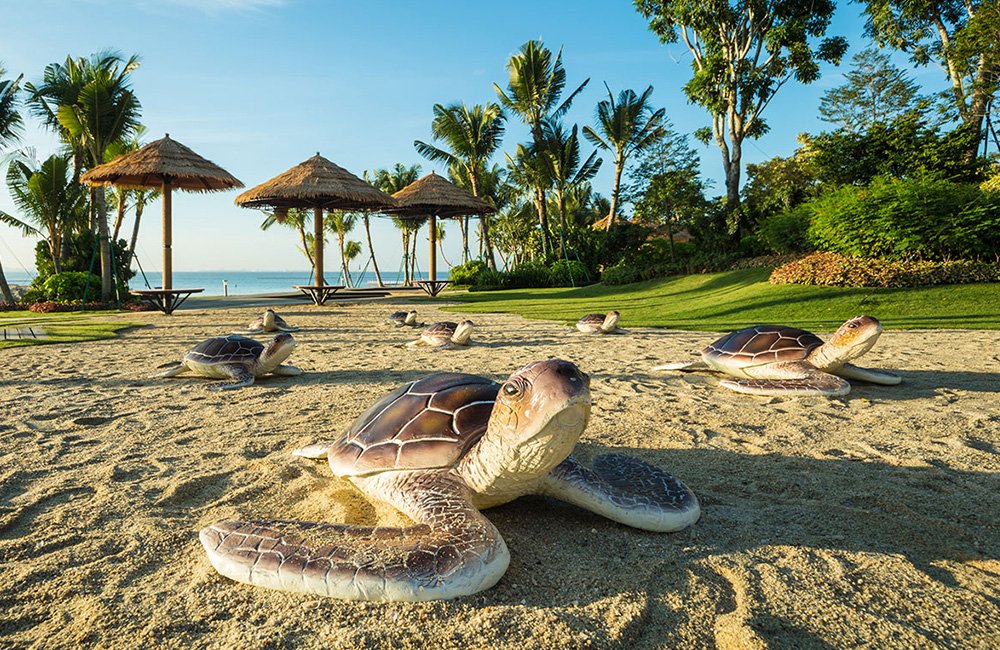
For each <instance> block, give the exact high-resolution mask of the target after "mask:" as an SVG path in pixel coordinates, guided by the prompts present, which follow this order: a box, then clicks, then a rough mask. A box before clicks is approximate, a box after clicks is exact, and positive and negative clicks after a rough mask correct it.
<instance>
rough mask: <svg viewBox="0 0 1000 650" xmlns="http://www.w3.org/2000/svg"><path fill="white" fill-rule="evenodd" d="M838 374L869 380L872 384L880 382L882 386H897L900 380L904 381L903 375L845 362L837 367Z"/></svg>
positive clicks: (848, 377) (859, 379) (849, 377)
mask: <svg viewBox="0 0 1000 650" xmlns="http://www.w3.org/2000/svg"><path fill="white" fill-rule="evenodd" d="M837 375H838V376H840V377H845V378H847V379H856V380H857V381H867V382H868V383H870V384H880V385H882V386H895V385H896V384H898V383H899V382H901V381H903V378H902V377H900V376H899V375H896V374H893V373H891V372H885V371H884V370H874V369H872V368H862V367H860V366H855V365H854V364H852V363H845V364H844V365H843V366H841V367H840V368H839V369H837Z"/></svg>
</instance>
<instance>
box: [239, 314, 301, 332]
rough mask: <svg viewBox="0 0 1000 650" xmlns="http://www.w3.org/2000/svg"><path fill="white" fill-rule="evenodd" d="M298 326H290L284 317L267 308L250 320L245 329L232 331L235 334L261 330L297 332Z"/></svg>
mask: <svg viewBox="0 0 1000 650" xmlns="http://www.w3.org/2000/svg"><path fill="white" fill-rule="evenodd" d="M298 331H299V328H297V327H292V326H291V325H289V324H288V323H286V322H285V319H284V318H282V317H281V316H279V315H278V314H276V313H274V310H273V309H271V308H267V309H265V310H264V313H263V314H261V315H260V316H258V317H257V318H255V319H253V320H252V321H250V324H249V325H247V328H246V329H245V330H242V331H239V332H234V333H235V334H261V333H263V332H298Z"/></svg>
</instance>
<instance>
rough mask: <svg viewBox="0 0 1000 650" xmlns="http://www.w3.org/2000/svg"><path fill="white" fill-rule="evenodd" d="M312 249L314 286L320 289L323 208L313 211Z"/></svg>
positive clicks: (321, 280) (322, 283) (321, 282)
mask: <svg viewBox="0 0 1000 650" xmlns="http://www.w3.org/2000/svg"><path fill="white" fill-rule="evenodd" d="M313 249H314V251H315V253H314V260H315V264H316V274H315V275H316V277H315V283H316V286H320V287H322V286H323V285H324V284H326V282H325V281H324V280H323V208H314V209H313Z"/></svg>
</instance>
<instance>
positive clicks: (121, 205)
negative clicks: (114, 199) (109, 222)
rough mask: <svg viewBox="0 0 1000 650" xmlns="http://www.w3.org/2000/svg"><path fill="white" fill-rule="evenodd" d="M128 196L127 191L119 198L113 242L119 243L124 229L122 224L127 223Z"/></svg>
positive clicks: (122, 191)
mask: <svg viewBox="0 0 1000 650" xmlns="http://www.w3.org/2000/svg"><path fill="white" fill-rule="evenodd" d="M127 196H128V195H127V194H126V192H125V190H121V194H120V195H119V196H118V206H117V209H118V213H117V214H116V215H115V228H114V234H113V235H111V241H118V233H119V232H120V231H121V229H122V223H123V222H124V221H125V199H126V197H127Z"/></svg>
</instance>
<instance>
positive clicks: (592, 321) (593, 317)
mask: <svg viewBox="0 0 1000 650" xmlns="http://www.w3.org/2000/svg"><path fill="white" fill-rule="evenodd" d="M605 318H607V314H587V315H586V316H584V317H583V318H581V319H580V320H578V321H576V323H577V325H603V324H604V319H605Z"/></svg>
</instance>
